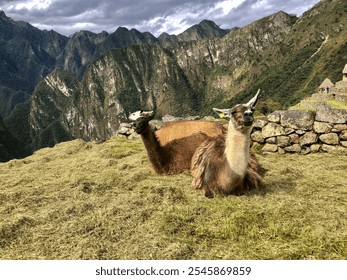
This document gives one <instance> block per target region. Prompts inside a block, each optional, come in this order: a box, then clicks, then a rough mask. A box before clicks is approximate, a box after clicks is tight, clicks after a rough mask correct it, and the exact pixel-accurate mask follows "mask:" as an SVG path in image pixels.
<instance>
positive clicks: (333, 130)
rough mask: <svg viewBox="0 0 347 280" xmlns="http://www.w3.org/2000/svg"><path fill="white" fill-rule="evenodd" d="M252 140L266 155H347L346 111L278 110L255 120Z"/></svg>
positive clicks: (326, 109)
mask: <svg viewBox="0 0 347 280" xmlns="http://www.w3.org/2000/svg"><path fill="white" fill-rule="evenodd" d="M251 138H252V140H253V141H254V145H255V146H258V148H260V149H261V150H262V151H263V152H264V153H279V154H285V153H299V154H309V153H317V152H328V153H334V152H341V153H347V111H346V110H339V109H333V108H330V107H320V108H318V109H317V111H316V112H315V111H310V110H288V111H275V112H273V113H271V114H270V115H268V116H267V117H260V118H258V119H257V120H256V121H255V123H254V128H253V131H252V134H251Z"/></svg>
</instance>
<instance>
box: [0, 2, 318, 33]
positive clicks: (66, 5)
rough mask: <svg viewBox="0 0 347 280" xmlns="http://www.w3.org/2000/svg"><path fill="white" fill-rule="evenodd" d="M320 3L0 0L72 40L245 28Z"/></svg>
mask: <svg viewBox="0 0 347 280" xmlns="http://www.w3.org/2000/svg"><path fill="white" fill-rule="evenodd" d="M318 2H319V0H185V1H184V0H0V10H1V11H4V12H5V14H6V15H7V16H8V17H11V18H12V19H13V20H16V21H18V20H22V21H26V22H29V23H30V24H32V25H33V26H35V27H37V28H39V29H41V30H43V29H47V30H51V29H53V30H54V31H56V32H58V33H60V34H63V35H66V36H70V35H72V34H73V33H75V32H78V31H80V30H89V31H92V32H94V33H100V32H102V31H107V32H108V33H112V32H114V31H115V30H116V29H117V28H118V27H119V26H122V27H126V28H128V29H131V28H135V29H137V30H139V31H141V32H145V31H148V32H151V33H152V34H153V35H154V36H156V37H158V36H159V35H160V34H161V33H163V32H167V33H169V34H176V35H177V34H179V33H182V32H183V31H184V30H186V29H187V28H189V27H190V26H192V25H194V24H198V23H199V22H201V21H202V20H204V19H209V20H212V21H214V22H215V23H216V24H218V25H219V26H220V27H221V28H224V29H228V28H233V27H243V26H245V25H247V24H249V23H251V22H253V21H255V20H257V19H260V18H262V17H265V16H268V15H272V14H274V13H276V12H278V11H284V12H286V13H289V14H296V15H297V16H300V15H302V14H303V13H304V12H305V11H307V10H309V9H310V8H312V7H313V6H314V5H315V4H316V3H318Z"/></svg>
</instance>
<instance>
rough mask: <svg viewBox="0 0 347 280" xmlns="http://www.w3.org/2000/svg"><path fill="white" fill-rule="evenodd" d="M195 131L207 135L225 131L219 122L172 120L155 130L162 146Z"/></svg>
mask: <svg viewBox="0 0 347 280" xmlns="http://www.w3.org/2000/svg"><path fill="white" fill-rule="evenodd" d="M196 133H204V134H206V135H207V136H209V137H217V136H219V135H223V134H225V133H226V128H225V127H224V126H223V124H222V123H220V122H209V121H174V122H169V123H167V124H166V125H165V126H163V127H162V128H161V129H159V130H157V131H156V135H157V138H158V140H159V142H160V144H161V145H162V146H164V145H166V144H167V143H169V142H171V141H173V140H176V139H181V138H185V137H188V136H189V135H192V134H196Z"/></svg>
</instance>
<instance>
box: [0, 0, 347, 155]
mask: <svg viewBox="0 0 347 280" xmlns="http://www.w3.org/2000/svg"><path fill="white" fill-rule="evenodd" d="M346 14H347V4H346V3H345V1H342V0H333V1H328V0H324V1H321V2H319V3H318V4H317V5H316V6H314V7H313V8H312V9H311V10H309V11H307V12H306V13H304V14H303V15H302V16H301V17H300V18H297V17H296V16H293V15H288V14H286V13H284V12H278V13H276V14H274V15H271V16H268V17H265V18H263V19H260V20H258V21H255V22H253V23H251V24H249V25H247V26H245V27H243V28H239V29H237V30H233V31H232V32H228V33H227V34H225V35H223V34H220V35H221V36H222V37H218V36H217V37H213V38H204V39H203V40H201V39H199V40H194V39H193V37H194V36H195V35H194V36H193V35H192V37H191V38H192V40H190V41H179V35H177V36H171V35H169V34H162V35H161V36H159V38H158V40H161V42H166V43H167V44H168V46H169V47H168V48H164V47H163V46H161V45H160V44H159V43H155V44H152V43H150V44H148V43H141V44H139V45H131V46H127V47H124V48H118V49H110V50H106V49H107V48H105V53H104V54H103V55H102V56H100V57H98V58H97V57H93V58H92V60H91V63H90V64H88V66H87V67H86V70H85V72H84V74H83V76H82V77H81V79H80V78H79V77H78V76H74V75H72V74H71V72H69V71H67V72H66V71H54V72H53V73H51V74H50V75H48V76H47V77H46V78H45V79H44V80H42V81H41V82H40V83H39V85H38V86H37V87H36V88H35V91H34V93H33V96H32V98H31V99H30V104H29V105H28V107H23V110H17V111H16V113H14V114H12V115H11V117H10V118H6V119H5V124H6V126H7V127H8V128H9V129H10V131H11V133H12V134H13V135H15V136H16V137H17V138H18V139H19V138H20V137H21V136H20V135H21V133H23V132H25V134H26V135H30V137H28V138H27V139H26V141H25V143H24V144H23V145H24V146H26V147H28V148H29V149H32V150H36V149H38V148H41V147H45V146H52V145H54V144H55V143H58V142H60V141H64V140H68V139H73V138H82V139H84V140H97V141H99V140H105V139H107V138H109V137H110V136H112V135H114V134H115V132H116V130H117V129H118V126H119V123H120V122H122V121H124V120H125V119H126V116H127V114H128V113H129V112H131V111H135V110H138V109H139V108H144V107H147V108H153V109H155V110H156V111H157V116H158V117H160V116H162V115H165V114H173V115H177V116H178V115H180V116H185V115H195V114H201V115H209V114H211V108H212V107H230V106H232V105H233V104H235V103H240V102H243V101H245V100H247V99H249V98H250V96H251V95H253V94H254V93H255V92H256V91H257V89H258V88H261V89H262V92H261V98H260V101H259V104H258V108H259V109H260V111H261V112H262V113H268V112H271V111H273V110H277V109H282V108H286V107H288V106H289V105H292V104H295V103H297V101H298V100H299V99H301V98H303V97H304V96H307V95H310V94H311V93H313V92H314V91H316V88H317V87H318V86H319V84H320V83H321V82H322V81H323V80H324V79H325V78H326V77H329V78H330V79H331V80H332V81H333V82H335V81H337V80H341V71H342V69H343V66H344V65H345V64H346V57H347V43H346V42H347V29H346V28H345V27H346V26H347V17H346ZM322 22H324V24H322ZM207 23H208V22H207ZM121 32H122V33H125V34H130V33H132V34H133V36H132V37H131V38H132V39H131V40H132V41H134V40H135V38H137V39H139V38H142V39H144V37H141V36H140V37H139V38H138V37H137V35H139V34H138V33H137V32H135V31H134V30H133V31H131V30H126V29H122V28H121V29H119V30H117V31H116V32H115V33H121ZM189 32H191V31H189ZM193 33H194V32H193ZM193 33H192V34H193ZM195 34H196V33H195ZM206 34H208V33H206ZM81 35H83V36H89V37H90V38H91V39H89V42H93V40H95V38H96V36H95V35H92V36H91V35H90V34H86V33H83V34H81ZM115 35H116V34H114V35H113V36H115ZM110 36H111V35H110ZM76 37H77V36H76ZM150 38H151V37H149V39H150ZM137 39H136V40H137ZM129 40H130V39H129ZM139 40H140V39H139ZM100 41H101V42H100V45H99V47H100V46H101V45H102V44H106V43H105V42H106V41H108V42H116V41H112V40H110V41H109V40H108V37H107V38H105V39H100ZM170 42H176V43H175V44H174V45H170ZM81 46H82V45H81ZM97 48H98V46H97V47H96V50H97ZM90 57H91V53H89V58H90ZM24 109H25V110H27V111H25V110H24ZM24 111H25V112H27V117H25V116H26V113H25V112H24ZM29 116H30V117H29ZM10 119H15V120H16V123H18V124H21V125H20V126H16V125H13V124H11V121H10ZM26 123H27V124H26ZM24 124H25V125H24ZM23 126H25V127H26V128H27V129H26V130H23V128H22V127H23ZM23 138H24V137H21V139H23Z"/></svg>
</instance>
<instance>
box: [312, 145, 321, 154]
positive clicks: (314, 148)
mask: <svg viewBox="0 0 347 280" xmlns="http://www.w3.org/2000/svg"><path fill="white" fill-rule="evenodd" d="M321 146H322V145H321V144H313V145H311V146H310V149H311V153H318V152H319V150H320V148H321Z"/></svg>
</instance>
